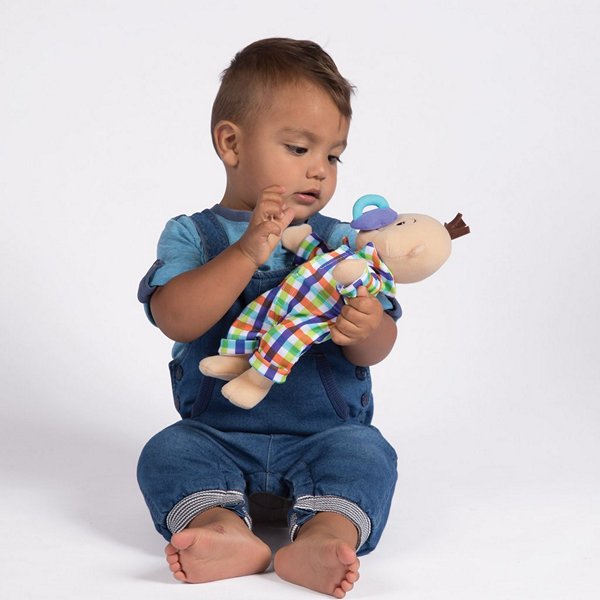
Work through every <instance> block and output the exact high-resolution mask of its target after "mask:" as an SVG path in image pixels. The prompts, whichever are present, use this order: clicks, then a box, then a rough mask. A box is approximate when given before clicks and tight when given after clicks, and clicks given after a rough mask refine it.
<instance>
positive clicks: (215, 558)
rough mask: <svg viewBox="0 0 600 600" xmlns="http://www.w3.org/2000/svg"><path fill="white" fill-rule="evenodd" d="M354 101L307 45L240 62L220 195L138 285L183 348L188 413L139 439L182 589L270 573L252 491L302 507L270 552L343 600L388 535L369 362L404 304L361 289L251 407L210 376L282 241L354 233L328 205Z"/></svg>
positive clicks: (227, 118) (222, 119)
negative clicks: (295, 227) (296, 230)
mask: <svg viewBox="0 0 600 600" xmlns="http://www.w3.org/2000/svg"><path fill="white" fill-rule="evenodd" d="M351 94H352V86H351V85H350V84H349V83H348V81H347V80H346V79H344V78H343V77H342V76H341V75H340V73H339V71H338V69H337V67H336V65H335V63H334V62H333V61H332V59H331V58H330V56H329V55H328V54H327V53H326V52H324V51H323V49H322V48H320V47H319V46H318V45H317V44H315V43H313V42H307V41H297V40H289V39H281V38H275V39H267V40H261V41H258V42H255V43H253V44H251V45H250V46H248V47H247V48H245V49H244V50H242V51H241V52H239V53H238V54H237V55H236V57H235V58H234V60H233V61H232V63H231V65H230V67H229V68H228V69H227V70H226V71H225V72H224V74H223V76H222V82H221V86H220V89H219V92H218V94H217V97H216V99H215V102H214V106H213V114H212V123H211V129H212V134H213V143H214V147H215V150H216V151H217V153H218V155H219V158H220V159H221V161H222V163H223V164H224V166H225V171H226V176H227V183H226V187H225V191H224V194H223V198H222V199H221V201H220V202H219V203H218V204H217V205H216V206H214V207H213V208H212V209H207V210H204V211H202V212H200V213H196V214H194V215H192V216H180V217H177V218H176V219H172V220H171V221H169V223H167V225H166V227H165V230H164V231H163V234H162V235H161V238H160V241H159V244H158V259H157V261H156V262H155V263H154V265H153V266H152V267H151V269H150V271H149V272H148V273H147V274H146V276H145V277H144V279H143V280H142V282H141V284H140V289H139V299H140V300H141V301H142V302H143V303H144V304H145V307H146V311H147V314H148V316H149V318H150V319H151V321H152V322H153V323H155V324H156V325H157V326H158V327H159V328H160V329H161V331H162V332H163V333H164V334H166V335H167V336H168V337H170V338H171V339H173V340H174V341H175V342H176V343H175V346H174V348H173V360H172V361H171V363H170V365H169V367H170V372H171V379H172V385H173V394H174V399H175V404H176V407H177V410H178V411H179V413H180V415H181V417H182V419H181V420H180V421H178V422H177V423H175V424H174V425H171V426H170V427H168V428H167V429H165V430H163V431H162V432H160V433H158V434H157V435H156V436H154V437H153V438H152V439H151V440H150V441H149V442H148V444H147V445H146V446H145V448H144V450H143V452H142V455H141V457H140V461H139V466H138V480H139V483H140V487H141V489H142V492H143V494H144V497H145V500H146V502H147V504H148V507H149V509H150V512H151V515H152V517H153V520H154V523H155V527H156V528H157V530H158V531H159V532H160V533H161V534H162V535H163V536H164V537H165V538H166V539H167V540H168V542H169V543H168V545H167V547H166V556H167V562H168V564H169V566H170V569H171V571H172V572H173V574H174V576H175V578H176V579H178V580H180V581H185V582H189V583H201V582H207V581H214V580H218V579H224V578H229V577H237V576H242V575H249V574H255V573H260V572H263V571H264V570H266V569H267V568H268V566H269V564H270V562H271V558H272V557H271V551H270V549H269V547H268V546H267V545H266V544H265V543H264V542H263V541H261V540H260V539H259V538H258V537H256V536H255V535H254V533H252V529H251V526H252V523H251V517H250V510H249V498H250V496H251V495H253V494H272V495H275V496H279V497H282V498H286V499H289V501H290V505H291V508H290V511H289V517H288V519H289V525H290V536H291V540H292V541H291V543H290V544H288V545H287V546H284V547H283V548H280V549H279V550H278V551H277V552H276V554H275V557H274V569H275V571H276V573H277V574H278V575H279V576H280V577H281V578H283V579H285V580H287V581H290V582H292V583H295V584H298V585H302V586H305V587H307V588H310V589H313V590H316V591H319V592H323V593H327V594H330V595H333V596H335V597H337V598H343V597H344V596H345V594H346V592H348V591H350V590H351V589H352V587H353V586H354V583H355V582H356V581H357V580H358V577H359V573H358V570H359V560H358V556H359V555H361V554H366V553H368V552H370V551H371V550H373V549H374V548H375V546H376V545H377V542H378V540H379V538H380V536H381V533H382V530H383V528H384V526H385V522H386V520H387V517H388V513H389V507H390V503H391V499H392V494H393V490H394V485H395V482H396V454H395V452H394V450H393V448H392V447H391V446H390V445H389V444H388V443H387V442H386V440H385V439H384V438H383V437H382V435H381V434H380V432H379V431H378V430H377V429H375V428H374V427H373V426H372V425H371V419H372V415H373V399H372V395H371V379H370V373H369V369H368V367H369V365H373V364H375V363H376V362H379V361H381V360H382V359H383V358H385V356H387V354H388V353H389V352H390V350H391V348H392V346H393V344H394V341H395V338H396V327H395V319H396V318H397V317H398V315H399V307H398V306H397V304H395V301H392V300H390V299H386V298H376V297H373V296H370V295H368V294H367V293H366V291H365V290H361V293H359V296H358V297H357V298H354V299H350V300H349V301H348V303H347V305H346V306H345V307H344V308H343V310H342V313H341V315H340V316H339V318H338V319H337V321H336V323H335V326H334V328H333V330H332V339H331V341H329V342H326V343H324V344H319V345H318V346H316V347H313V348H311V349H310V350H309V351H308V352H306V353H305V354H304V355H303V356H302V357H301V359H300V360H299V362H298V363H297V364H296V366H295V367H294V369H293V371H292V373H291V374H290V376H289V377H288V379H287V381H286V382H285V383H284V384H281V385H279V384H278V385H274V386H273V387H272V388H271V390H270V391H269V393H268V395H267V396H266V398H265V399H264V400H263V401H262V402H261V403H260V404H259V405H257V406H256V407H255V408H253V409H251V410H243V409H241V408H238V407H236V406H233V405H232V404H231V403H229V402H228V401H227V400H226V399H225V398H224V397H223V396H222V394H221V393H220V390H221V387H222V385H223V383H224V382H222V381H219V380H216V379H213V378H210V377H206V376H203V375H202V373H200V371H199V369H198V363H199V362H200V360H201V359H203V358H205V357H206V356H211V355H214V354H216V353H217V350H218V347H219V343H220V340H221V338H223V337H225V335H226V332H227V330H228V328H229V325H230V324H231V323H232V322H233V320H234V319H235V317H237V315H238V314H239V312H240V310H241V309H242V308H243V307H244V306H245V305H246V304H247V303H248V302H249V301H250V300H253V299H254V298H255V297H257V296H258V295H260V294H261V293H262V292H264V291H265V290H267V289H270V288H271V287H273V286H275V285H276V284H278V283H279V282H280V281H281V280H282V279H283V278H284V277H285V275H287V273H288V272H289V271H290V270H291V269H292V268H293V266H294V265H293V259H294V256H293V253H291V252H288V251H286V250H285V249H283V248H282V246H281V241H280V240H281V235H282V232H283V231H284V230H285V229H286V228H287V227H288V226H289V225H290V224H299V223H305V222H308V223H309V224H310V225H311V226H312V228H313V230H314V231H315V232H316V233H317V234H318V235H319V236H320V237H321V238H322V239H324V240H325V241H326V242H327V244H328V245H329V246H330V247H337V246H338V245H339V244H340V243H341V241H342V239H343V238H344V237H348V238H349V239H350V240H351V241H352V240H353V239H354V236H355V232H354V231H353V230H352V229H351V228H350V226H349V225H347V224H344V223H341V222H339V221H337V220H335V219H331V218H328V217H325V216H323V215H322V214H321V213H320V211H321V210H322V209H323V208H324V207H325V206H326V205H327V203H328V202H329V200H330V199H331V197H332V195H333V193H334V191H335V187H336V182H337V169H338V163H339V162H340V155H341V154H342V152H343V151H344V149H345V147H346V144H347V138H348V130H349V125H350V119H351V115H352V110H351V105H350V97H351Z"/></svg>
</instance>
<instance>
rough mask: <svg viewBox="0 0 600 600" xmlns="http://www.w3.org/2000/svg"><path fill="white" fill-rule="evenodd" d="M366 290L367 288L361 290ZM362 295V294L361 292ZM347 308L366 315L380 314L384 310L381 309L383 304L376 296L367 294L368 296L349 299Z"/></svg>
mask: <svg viewBox="0 0 600 600" xmlns="http://www.w3.org/2000/svg"><path fill="white" fill-rule="evenodd" d="M360 289H363V290H365V292H366V288H360ZM359 293H360V292H359ZM346 306H349V307H351V308H353V309H354V310H357V311H358V312H360V313H363V314H365V315H373V314H377V313H379V312H382V310H383V308H382V307H381V302H379V300H378V299H377V297H376V296H372V295H371V294H369V293H368V292H367V295H366V296H364V295H360V296H356V297H355V298H347V299H346Z"/></svg>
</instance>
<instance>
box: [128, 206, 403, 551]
mask: <svg viewBox="0 0 600 600" xmlns="http://www.w3.org/2000/svg"><path fill="white" fill-rule="evenodd" d="M192 219H193V221H194V223H195V225H196V227H197V229H198V232H199V234H200V237H201V240H202V243H203V247H204V251H205V254H206V260H207V261H208V260H210V259H211V258H213V257H215V256H216V255H217V254H219V253H220V252H222V251H223V250H224V249H225V248H226V247H227V246H228V245H229V240H228V238H227V235H226V233H225V231H224V230H223V228H222V226H221V224H220V223H219V221H218V219H217V218H216V217H215V215H214V214H213V213H212V212H211V211H210V210H205V211H203V212H202V213H197V214H195V215H193V216H192ZM335 223H336V221H335V220H334V219H330V218H327V217H324V216H322V215H318V214H317V215H314V216H313V217H311V219H309V224H310V225H311V226H312V228H313V230H314V231H315V233H317V234H318V235H319V236H320V237H322V238H323V239H327V237H328V231H329V229H330V228H331V227H333V225H334V224H335ZM291 267H292V265H291V264H290V269H284V270H269V269H265V268H264V267H263V268H259V269H258V270H257V271H256V273H255V275H254V276H253V278H252V280H251V281H250V283H249V285H248V286H247V287H246V289H245V290H244V292H243V293H242V295H241V297H240V298H239V299H238V301H237V302H236V303H235V304H234V305H233V306H232V307H231V309H230V310H229V311H228V313H227V314H226V315H225V316H224V317H223V318H222V319H221V321H219V322H218V323H217V324H216V325H214V326H213V327H212V328H211V329H210V330H209V331H208V332H206V333H205V334H204V335H203V336H202V337H200V338H199V339H197V340H195V341H194V342H191V343H190V344H188V345H187V347H186V348H185V350H184V351H183V352H182V353H181V354H179V355H178V356H177V357H176V358H175V359H174V360H173V361H171V363H170V364H169V369H170V374H171V382H172V387H173V396H174V400H175V405H176V408H177V410H178V412H179V413H180V415H181V417H182V420H181V421H179V422H177V423H175V424H174V425H172V426H170V427H168V428H167V429H165V430H163V431H162V432H160V433H158V434H157V435H156V436H154V437H153V438H152V439H151V440H150V441H149V442H148V444H147V445H146V447H145V448H144V450H143V452H142V455H141V457H140V462H139V465H138V480H139V483H140V487H141V489H142V492H143V493H144V497H145V499H146V502H147V504H148V507H149V509H150V512H151V514H152V516H153V519H154V523H155V526H156V528H157V530H158V531H159V532H160V533H161V534H162V535H163V536H164V537H165V538H166V539H169V538H170V536H171V534H172V533H175V532H176V531H179V530H181V529H183V528H184V527H185V526H186V525H187V524H188V523H189V521H190V520H191V519H192V518H193V517H194V516H195V515H197V514H199V513H200V512H202V511H203V510H206V509H208V508H212V507H215V506H225V507H227V508H231V509H232V510H234V511H236V512H237V513H238V514H239V515H240V517H242V518H243V519H245V520H246V522H247V523H248V525H250V524H251V520H250V516H249V505H248V498H249V496H250V495H251V494H256V493H268V494H274V495H276V496H281V497H284V498H289V499H290V500H291V501H292V503H293V504H292V508H291V510H290V514H289V522H290V527H291V535H292V539H293V537H294V536H295V534H296V532H297V529H298V527H299V526H300V525H301V524H302V523H303V522H304V521H305V520H307V519H309V518H311V517H312V516H314V514H316V513H317V512H321V511H330V512H337V513H340V514H343V515H344V516H346V517H348V518H350V519H351V520H352V521H353V522H354V523H355V525H356V526H357V529H358V531H359V538H360V539H359V544H358V547H359V554H365V553H367V552H369V551H371V550H372V549H373V548H374V547H375V545H376V544H377V541H378V539H379V537H380V535H381V531H382V529H383V527H384V525H385V522H386V520H387V516H388V513H389V506H390V503H391V498H392V493H393V489H394V486H395V482H396V454H395V452H394V450H393V448H392V447H391V446H390V445H389V444H388V443H387V442H386V441H385V439H384V438H383V437H382V436H381V434H380V433H379V431H378V430H377V429H375V428H374V427H372V426H371V425H370V423H371V419H372V415H373V406H372V404H373V403H372V395H371V378H370V373H369V369H367V368H363V367H356V366H354V365H352V364H351V363H349V362H348V361H347V360H346V359H345V358H344V356H343V354H342V351H341V348H340V347H339V346H336V345H335V344H334V343H333V342H331V341H329V342H325V343H323V344H318V345H314V346H313V347H312V348H311V349H309V350H308V351H307V352H306V354H304V355H303V356H302V357H301V359H300V360H299V361H298V363H297V364H296V365H295V367H294V369H293V370H292V372H291V374H290V376H289V377H288V379H287V381H286V382H285V383H283V384H275V385H273V387H272V388H271V390H270V392H269V394H268V395H267V396H266V398H265V399H264V400H263V401H262V402H261V403H260V404H258V405H257V406H256V407H255V408H253V409H251V410H244V409H241V408H238V407H236V406H234V405H232V404H231V403H230V402H229V401H228V400H226V399H225V398H224V397H223V396H222V395H221V388H222V387H223V385H224V383H225V382H223V381H220V380H217V379H214V378H211V377H206V376H204V375H202V373H201V372H200V370H199V368H198V363H199V362H200V360H202V359H203V358H204V357H206V356H210V355H214V354H217V352H218V348H219V343H220V341H221V339H222V338H223V337H225V336H226V333H227V330H228V328H229V325H230V324H231V323H232V322H233V320H234V319H235V318H236V317H237V316H238V314H239V313H240V311H241V310H242V308H243V307H244V306H246V304H248V303H249V302H250V301H252V300H254V299H255V298H256V297H257V296H259V295H260V294H261V293H263V292H264V291H266V290H268V289H270V288H272V287H274V286H275V285H277V284H278V283H280V282H281V280H282V279H283V278H284V277H285V276H286V275H287V274H288V272H289V270H291ZM151 272H152V269H151V271H150V272H149V275H150V274H151ZM149 275H147V276H146V278H145V279H146V281H147V280H148V278H149ZM224 276H226V274H224ZM143 287H144V280H143V281H142V285H141V286H140V289H142V288H143ZM146 288H147V285H146ZM140 299H144V298H143V297H142V298H140ZM145 299H146V300H147V298H145ZM395 307H396V305H395ZM397 308H399V307H397ZM397 308H396V310H397ZM397 314H398V312H394V313H393V316H396V315H397Z"/></svg>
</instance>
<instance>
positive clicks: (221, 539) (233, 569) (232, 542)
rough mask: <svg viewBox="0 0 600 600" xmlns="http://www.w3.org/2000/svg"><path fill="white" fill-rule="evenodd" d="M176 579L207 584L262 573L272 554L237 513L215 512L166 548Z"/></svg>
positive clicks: (193, 523) (209, 512)
mask: <svg viewBox="0 0 600 600" xmlns="http://www.w3.org/2000/svg"><path fill="white" fill-rule="evenodd" d="M165 554H166V556H167V562H168V563H169V568H170V569H171V571H172V572H173V576H174V577H175V579H177V580H179V581H185V582H186V583H206V582H208V581H217V580H219V579H229V578H230V577H241V576H242V575H253V574H255V573H262V572H263V571H265V570H266V569H267V567H268V566H269V564H270V563H271V550H270V548H269V546H267V544H265V543H264V542H262V541H261V540H259V539H258V538H257V537H256V536H255V535H254V534H253V533H252V532H251V531H250V530H249V529H248V527H247V526H246V524H245V523H244V522H243V521H242V519H240V517H239V516H238V515H237V514H235V513H234V512H232V511H230V510H227V509H224V508H212V509H210V510H207V511H206V512H203V513H201V514H200V515H198V516H197V517H196V518H195V519H193V520H192V521H191V522H190V525H189V526H188V527H187V528H186V529H184V530H183V531H180V532H178V533H175V534H174V535H173V537H172V538H171V543H170V544H168V545H167V547H166V548H165Z"/></svg>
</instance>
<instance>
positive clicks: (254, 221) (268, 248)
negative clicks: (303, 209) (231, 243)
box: [236, 185, 294, 268]
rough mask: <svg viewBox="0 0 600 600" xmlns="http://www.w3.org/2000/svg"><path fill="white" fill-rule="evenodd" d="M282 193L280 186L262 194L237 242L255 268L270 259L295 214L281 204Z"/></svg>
mask: <svg viewBox="0 0 600 600" xmlns="http://www.w3.org/2000/svg"><path fill="white" fill-rule="evenodd" d="M284 192H285V189H284V188H283V187H281V186H280V185H271V186H269V187H268V188H265V189H264V190H263V191H262V192H261V195H260V198H259V199H258V202H257V203H256V206H255V207H254V210H253V211H252V216H251V217H250V223H249V224H248V229H246V231H245V233H244V235H243V236H242V237H241V238H240V239H239V240H238V241H237V242H236V244H237V246H238V247H239V248H240V250H241V251H242V252H243V253H244V254H245V255H246V256H247V257H248V258H249V259H250V260H251V261H252V262H254V264H255V265H256V267H257V268H258V267H260V266H261V265H262V264H263V263H265V262H266V261H267V259H268V258H269V256H271V252H273V250H274V249H275V247H276V246H277V244H278V243H279V240H280V239H281V234H282V233H283V231H284V230H285V228H286V227H287V226H288V225H289V224H290V223H291V222H292V219H293V218H294V210H293V209H292V208H291V207H289V206H287V205H286V204H285V202H284V201H283V194H284Z"/></svg>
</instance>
